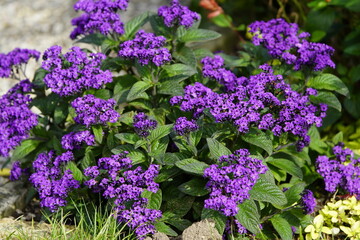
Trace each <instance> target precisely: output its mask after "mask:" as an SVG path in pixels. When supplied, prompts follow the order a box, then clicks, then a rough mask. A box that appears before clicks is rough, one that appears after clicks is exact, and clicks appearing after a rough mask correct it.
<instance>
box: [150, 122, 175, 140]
mask: <svg viewBox="0 0 360 240" xmlns="http://www.w3.org/2000/svg"><path fill="white" fill-rule="evenodd" d="M172 128H173V124H168V125H163V126H158V127H157V128H155V129H154V130H152V131H151V133H150V136H149V140H150V142H155V141H157V140H159V139H160V138H163V137H165V136H167V135H169V134H170V132H171V129H172Z"/></svg>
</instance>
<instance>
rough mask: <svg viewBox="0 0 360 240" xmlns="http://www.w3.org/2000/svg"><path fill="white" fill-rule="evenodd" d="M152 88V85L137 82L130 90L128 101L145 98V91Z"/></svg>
mask: <svg viewBox="0 0 360 240" xmlns="http://www.w3.org/2000/svg"><path fill="white" fill-rule="evenodd" d="M150 87H151V84H150V83H148V82H144V81H138V82H136V83H135V84H134V85H133V86H132V87H131V89H130V92H129V94H128V95H127V98H126V99H127V101H132V100H135V99H138V98H145V99H146V97H145V95H144V93H145V91H146V90H147V89H149V88H150Z"/></svg>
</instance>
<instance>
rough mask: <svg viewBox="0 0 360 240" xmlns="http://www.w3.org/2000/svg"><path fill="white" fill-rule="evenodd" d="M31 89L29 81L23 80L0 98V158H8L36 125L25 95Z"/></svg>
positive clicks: (36, 122) (35, 116) (28, 100)
mask: <svg viewBox="0 0 360 240" xmlns="http://www.w3.org/2000/svg"><path fill="white" fill-rule="evenodd" d="M31 89H32V85H31V83H30V81H29V80H23V81H21V82H19V83H18V84H16V85H15V86H14V87H13V88H11V89H10V90H9V91H8V92H7V93H6V94H4V95H3V96H1V98H0V156H3V157H7V156H9V152H10V151H11V150H12V149H14V148H15V147H17V146H18V145H20V143H21V141H22V140H24V139H26V138H28V137H29V131H30V130H31V129H32V128H33V127H35V126H36V125H37V124H38V120H37V115H36V114H34V113H33V112H31V110H30V107H29V104H30V102H31V98H30V96H29V95H26V94H25V92H29V91H31Z"/></svg>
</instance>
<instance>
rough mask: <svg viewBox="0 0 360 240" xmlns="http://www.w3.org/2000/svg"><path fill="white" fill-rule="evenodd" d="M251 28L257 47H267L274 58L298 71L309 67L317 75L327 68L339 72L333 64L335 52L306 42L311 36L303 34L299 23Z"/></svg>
mask: <svg viewBox="0 0 360 240" xmlns="http://www.w3.org/2000/svg"><path fill="white" fill-rule="evenodd" d="M249 28H250V30H249V32H251V33H253V34H254V36H253V39H252V42H253V43H254V44H255V45H260V44H262V45H264V47H265V48H266V49H267V50H268V51H269V54H270V55H271V56H272V57H275V58H280V59H282V60H284V61H285V62H286V63H287V64H292V65H294V69H295V70H300V69H301V68H302V67H303V66H309V67H311V68H313V69H314V70H315V71H320V70H323V69H324V68H326V67H332V68H335V64H334V62H333V61H332V60H331V55H333V53H334V49H333V48H332V47H330V46H328V45H326V44H323V43H312V42H308V41H307V40H306V38H307V37H309V36H310V34H309V33H307V32H302V33H299V27H298V25H297V24H296V23H287V22H286V21H285V20H284V19H281V18H278V19H272V20H270V21H268V22H264V21H256V22H254V23H252V24H250V25H249Z"/></svg>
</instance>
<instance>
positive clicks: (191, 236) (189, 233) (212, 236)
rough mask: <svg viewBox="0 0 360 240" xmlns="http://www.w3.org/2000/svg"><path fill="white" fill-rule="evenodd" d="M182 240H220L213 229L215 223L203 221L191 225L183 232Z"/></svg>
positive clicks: (219, 236) (207, 220)
mask: <svg viewBox="0 0 360 240" xmlns="http://www.w3.org/2000/svg"><path fill="white" fill-rule="evenodd" d="M180 239H182V240H222V237H221V235H220V234H219V232H218V231H217V230H216V228H215V222H214V221H212V220H209V219H204V220H202V221H200V222H197V223H193V224H192V225H191V226H190V227H188V228H187V229H185V230H184V232H183V234H182V236H181V238H180Z"/></svg>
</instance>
